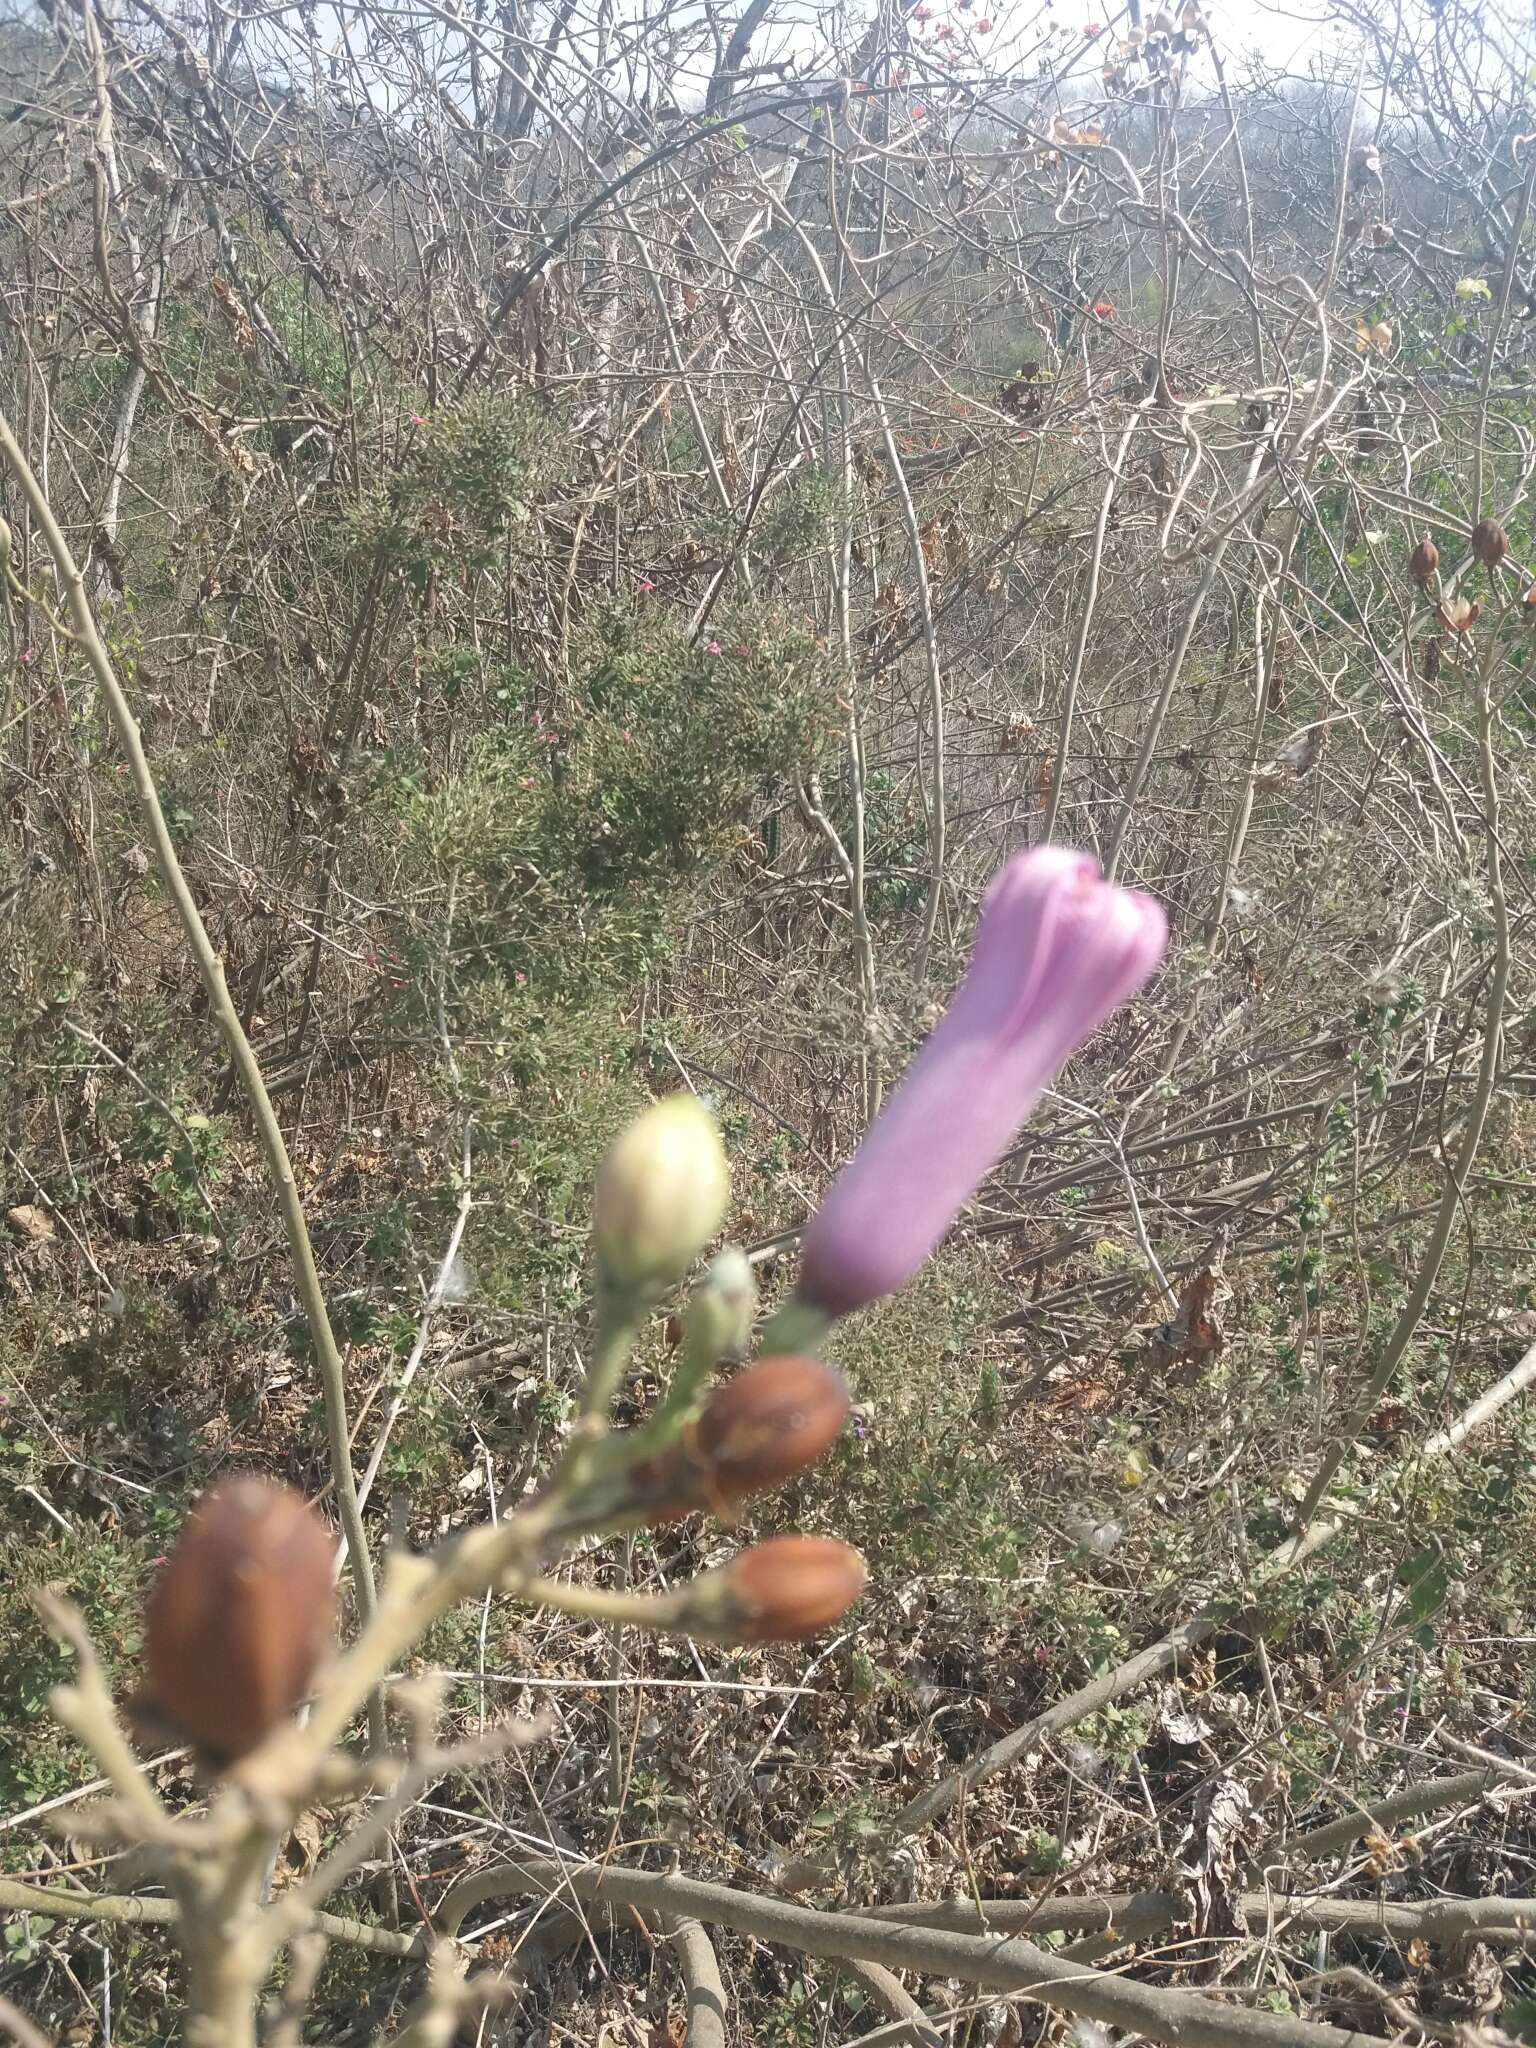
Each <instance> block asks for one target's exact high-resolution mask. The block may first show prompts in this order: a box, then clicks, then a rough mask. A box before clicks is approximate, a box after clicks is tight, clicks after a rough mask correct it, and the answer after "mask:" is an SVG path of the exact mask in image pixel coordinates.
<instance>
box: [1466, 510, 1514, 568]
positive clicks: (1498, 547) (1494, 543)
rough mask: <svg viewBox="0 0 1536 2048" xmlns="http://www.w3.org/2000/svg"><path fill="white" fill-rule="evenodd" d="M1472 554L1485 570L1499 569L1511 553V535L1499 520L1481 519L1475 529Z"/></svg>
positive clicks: (1473, 531)
mask: <svg viewBox="0 0 1536 2048" xmlns="http://www.w3.org/2000/svg"><path fill="white" fill-rule="evenodd" d="M1472 553H1473V554H1474V555H1475V556H1476V558H1477V560H1478V561H1480V562H1481V563H1482V565H1483V567H1484V568H1485V569H1497V567H1498V566H1499V564H1500V562H1502V561H1503V559H1504V557H1505V556H1506V555H1507V554H1508V553H1509V535H1508V534H1507V533H1506V532H1505V531H1504V529H1503V527H1502V526H1500V524H1499V522H1498V521H1497V519H1479V521H1478V522H1477V524H1476V526H1474V527H1473V529H1472Z"/></svg>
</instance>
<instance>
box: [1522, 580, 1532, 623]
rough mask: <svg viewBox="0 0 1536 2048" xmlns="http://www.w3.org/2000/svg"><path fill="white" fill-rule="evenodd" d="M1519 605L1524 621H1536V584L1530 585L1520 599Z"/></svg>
mask: <svg viewBox="0 0 1536 2048" xmlns="http://www.w3.org/2000/svg"><path fill="white" fill-rule="evenodd" d="M1520 603H1521V606H1522V608H1523V609H1524V612H1525V616H1526V619H1527V620H1528V621H1529V620H1533V619H1536V583H1533V584H1532V585H1531V587H1530V589H1529V590H1527V592H1526V593H1525V595H1524V597H1522V598H1521V600H1520Z"/></svg>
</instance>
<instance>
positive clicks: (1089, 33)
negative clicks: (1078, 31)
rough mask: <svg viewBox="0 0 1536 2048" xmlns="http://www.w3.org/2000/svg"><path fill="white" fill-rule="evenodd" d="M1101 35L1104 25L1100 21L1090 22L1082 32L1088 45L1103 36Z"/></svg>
mask: <svg viewBox="0 0 1536 2048" xmlns="http://www.w3.org/2000/svg"><path fill="white" fill-rule="evenodd" d="M1103 33H1104V24H1103V22H1102V21H1090V22H1089V24H1088V26H1087V27H1086V28H1085V29H1084V30H1083V34H1084V35H1085V36H1086V37H1087V38H1088V40H1089V42H1090V43H1091V42H1093V41H1094V40H1095V39H1096V38H1097V37H1099V36H1101V35H1103Z"/></svg>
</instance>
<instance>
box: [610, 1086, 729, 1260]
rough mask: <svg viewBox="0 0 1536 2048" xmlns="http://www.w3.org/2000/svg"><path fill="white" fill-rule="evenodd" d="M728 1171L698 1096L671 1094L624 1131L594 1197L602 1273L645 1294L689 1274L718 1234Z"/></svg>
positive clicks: (722, 1149)
mask: <svg viewBox="0 0 1536 2048" xmlns="http://www.w3.org/2000/svg"><path fill="white" fill-rule="evenodd" d="M729 1194H730V1170H729V1168H728V1167H727V1165H726V1162H725V1147H724V1146H723V1145H722V1144H721V1142H720V1132H719V1128H718V1127H717V1125H716V1123H715V1120H714V1118H713V1117H712V1116H711V1115H710V1113H709V1111H708V1110H707V1109H705V1107H704V1106H703V1104H702V1103H701V1102H700V1101H699V1100H698V1098H697V1097H696V1096H693V1095H669V1096H667V1097H665V1098H664V1099H663V1100H662V1101H660V1102H658V1103H655V1104H653V1105H652V1107H651V1108H650V1109H648V1110H646V1112H645V1113H644V1115H643V1116H639V1117H637V1118H636V1119H635V1121H634V1122H633V1123H632V1124H631V1125H630V1126H629V1128H628V1130H626V1131H621V1132H620V1134H619V1136H618V1137H617V1138H616V1139H615V1140H614V1142H613V1144H612V1145H610V1146H609V1148H608V1156H607V1158H606V1159H604V1161H603V1163H602V1166H601V1168H600V1169H599V1171H598V1176H597V1186H596V1187H595V1189H594V1190H593V1195H592V1227H593V1231H594V1234H595V1235H596V1238H597V1248H598V1253H599V1256H600V1257H601V1260H602V1266H603V1272H604V1275H605V1276H606V1278H607V1279H608V1280H609V1281H611V1282H612V1283H613V1284H614V1285H616V1286H619V1287H623V1288H634V1289H640V1290H647V1289H652V1288H657V1287H662V1286H665V1284H666V1283H667V1282H668V1281H669V1280H675V1279H676V1278H677V1277H678V1275H679V1274H680V1273H683V1272H685V1271H686V1270H687V1267H688V1265H689V1263H690V1262H691V1261H692V1260H693V1259H694V1258H696V1257H697V1256H698V1254H699V1253H700V1252H701V1251H702V1250H703V1249H704V1247H705V1245H707V1244H708V1243H709V1240H710V1239H711V1238H712V1237H713V1236H714V1234H715V1232H716V1231H717V1230H718V1229H719V1228H720V1225H721V1222H722V1221H723V1220H724V1217H725V1205H726V1201H727V1198H728V1197H729Z"/></svg>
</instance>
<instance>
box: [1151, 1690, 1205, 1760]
mask: <svg viewBox="0 0 1536 2048" xmlns="http://www.w3.org/2000/svg"><path fill="white" fill-rule="evenodd" d="M1157 1725H1158V1727H1159V1728H1160V1729H1161V1730H1162V1731H1163V1733H1164V1735H1166V1736H1167V1738H1168V1740H1169V1741H1170V1742H1171V1743H1173V1744H1175V1745H1176V1746H1177V1747H1178V1748H1180V1749H1194V1748H1195V1747H1197V1746H1198V1745H1199V1744H1200V1743H1202V1742H1204V1741H1205V1739H1206V1737H1207V1736H1208V1735H1210V1734H1211V1733H1212V1732H1213V1731H1212V1726H1211V1723H1210V1722H1209V1721H1207V1720H1206V1719H1205V1717H1204V1716H1203V1715H1202V1714H1192V1713H1191V1712H1190V1711H1189V1709H1188V1708H1187V1707H1186V1706H1185V1704H1184V1701H1183V1699H1182V1697H1181V1695H1180V1693H1179V1689H1178V1687H1177V1686H1176V1685H1165V1686H1164V1687H1163V1688H1162V1689H1161V1691H1160V1692H1159V1693H1158V1696H1157Z"/></svg>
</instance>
